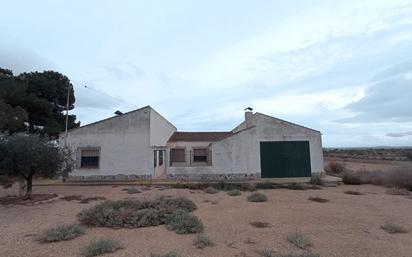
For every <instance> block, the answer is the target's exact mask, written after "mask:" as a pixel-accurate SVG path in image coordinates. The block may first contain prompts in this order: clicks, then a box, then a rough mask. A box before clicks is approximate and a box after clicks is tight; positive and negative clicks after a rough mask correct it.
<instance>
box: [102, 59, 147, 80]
mask: <svg viewBox="0 0 412 257" xmlns="http://www.w3.org/2000/svg"><path fill="white" fill-rule="evenodd" d="M105 70H106V71H107V72H109V73H110V74H111V75H112V76H114V77H115V78H117V79H119V80H122V81H133V80H140V79H143V78H145V77H147V74H146V73H145V72H144V71H143V70H142V69H140V68H139V67H137V66H136V65H134V64H133V63H130V62H127V63H125V64H123V65H117V66H109V67H105Z"/></svg>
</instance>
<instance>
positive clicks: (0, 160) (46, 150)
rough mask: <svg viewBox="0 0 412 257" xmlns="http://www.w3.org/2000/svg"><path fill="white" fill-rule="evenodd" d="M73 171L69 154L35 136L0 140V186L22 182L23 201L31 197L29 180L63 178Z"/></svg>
mask: <svg viewBox="0 0 412 257" xmlns="http://www.w3.org/2000/svg"><path fill="white" fill-rule="evenodd" d="M72 168H73V159H72V155H71V152H70V150H68V149H65V148H63V149H61V148H59V147H58V145H57V144H56V142H55V141H48V140H47V139H45V138H41V137H39V136H27V135H13V136H2V137H0V178H1V179H0V183H3V185H6V186H7V185H10V183H12V182H15V181H16V180H23V181H25V188H26V190H25V197H26V198H30V196H31V193H32V185H33V183H32V182H33V177H34V176H38V177H46V178H53V177H57V176H66V175H67V174H68V173H69V172H70V171H71V170H72Z"/></svg>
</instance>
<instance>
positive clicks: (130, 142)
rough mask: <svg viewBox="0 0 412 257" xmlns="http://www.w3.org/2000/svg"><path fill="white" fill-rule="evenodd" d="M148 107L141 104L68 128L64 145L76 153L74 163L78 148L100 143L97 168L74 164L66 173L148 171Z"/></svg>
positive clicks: (150, 155) (150, 167)
mask: <svg viewBox="0 0 412 257" xmlns="http://www.w3.org/2000/svg"><path fill="white" fill-rule="evenodd" d="M150 111H151V108H150V107H145V108H142V109H138V110H136V111H132V112H130V113H126V114H123V115H121V116H116V117H112V118H109V119H107V120H103V121H100V122H97V123H94V124H90V125H86V126H84V127H80V128H77V129H74V130H72V131H69V133H68V146H69V147H71V148H72V150H73V152H74V153H76V156H75V157H76V159H77V162H78V163H80V160H79V158H80V154H78V153H79V152H78V151H79V149H80V148H82V147H100V160H99V168H98V169H90V168H80V165H78V167H77V168H76V169H75V170H74V171H73V172H72V173H71V174H70V175H71V176H92V175H97V176H99V175H103V176H104V175H118V174H124V175H151V174H152V173H153V150H152V148H151V146H150V142H149V132H150ZM154 140H155V139H154Z"/></svg>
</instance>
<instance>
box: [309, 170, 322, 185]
mask: <svg viewBox="0 0 412 257" xmlns="http://www.w3.org/2000/svg"><path fill="white" fill-rule="evenodd" d="M309 183H310V184H312V185H318V186H323V185H325V181H324V180H323V179H322V174H320V173H315V174H313V175H312V177H311V178H310V181H309Z"/></svg>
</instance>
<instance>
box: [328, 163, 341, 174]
mask: <svg viewBox="0 0 412 257" xmlns="http://www.w3.org/2000/svg"><path fill="white" fill-rule="evenodd" d="M345 170H346V168H345V165H343V164H342V163H340V162H329V163H328V165H326V166H325V171H326V172H327V173H331V174H342V173H343V172H345Z"/></svg>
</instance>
